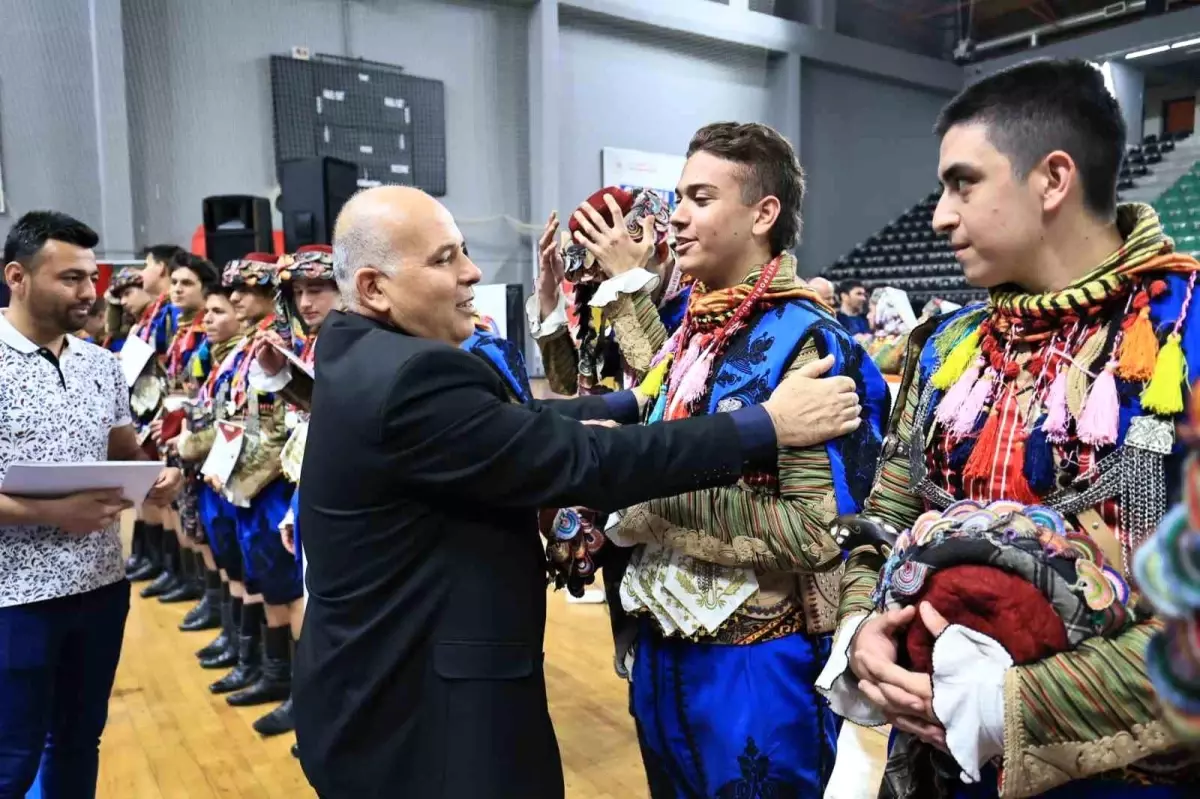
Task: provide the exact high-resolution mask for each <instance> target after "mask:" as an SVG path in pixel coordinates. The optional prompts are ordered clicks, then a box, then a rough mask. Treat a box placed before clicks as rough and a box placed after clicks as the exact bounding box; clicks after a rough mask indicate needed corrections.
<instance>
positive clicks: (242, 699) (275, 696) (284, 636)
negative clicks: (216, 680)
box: [225, 624, 292, 707]
mask: <svg viewBox="0 0 1200 799" xmlns="http://www.w3.org/2000/svg"><path fill="white" fill-rule="evenodd" d="M262 641H263V659H262V671H261V672H260V673H259V676H258V679H257V680H256V681H255V682H254V684H253V685H249V686H246V688H245V690H242V691H238V692H237V693H236V694H233V695H231V696H228V697H226V698H225V701H226V702H228V703H229V704H230V705H233V706H234V707H249V706H250V705H265V704H267V703H268V702H282V701H283V700H285V699H287V698H288V697H289V696H291V693H292V628H291V627H289V626H287V625H284V626H283V627H268V626H266V625H265V624H264V625H263V628H262Z"/></svg>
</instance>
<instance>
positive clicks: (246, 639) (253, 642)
mask: <svg viewBox="0 0 1200 799" xmlns="http://www.w3.org/2000/svg"><path fill="white" fill-rule="evenodd" d="M261 663H262V653H261V651H260V650H259V647H258V636H257V635H239V636H238V654H237V665H236V666H234V667H233V671H231V672H229V673H228V674H226V675H225V676H224V677H222V678H221V679H219V680H217V681H216V682H215V683H213V684H212V685H210V686H208V690H210V691H212V692H213V693H214V694H227V693H229V692H230V691H241V690H242V689H244V688H249V687H250V686H251V685H254V684H255V683H256V682H258V678H259V677H261V676H262V670H261V669H260V668H259V665H260V664H261ZM200 665H202V666H203V665H204V664H203V663H201V664H200Z"/></svg>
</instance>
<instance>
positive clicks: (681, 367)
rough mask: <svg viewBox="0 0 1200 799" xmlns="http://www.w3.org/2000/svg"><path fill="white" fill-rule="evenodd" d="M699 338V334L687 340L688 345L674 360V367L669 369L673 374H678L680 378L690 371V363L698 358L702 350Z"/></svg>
mask: <svg viewBox="0 0 1200 799" xmlns="http://www.w3.org/2000/svg"><path fill="white" fill-rule="evenodd" d="M701 338H702V337H701V336H695V337H693V338H692V340H691V341H690V342H688V347H687V349H686V350H684V351H683V355H682V357H680V358H679V360H677V361H676V362H675V367H674V368H673V369H671V371H672V372H673V373H674V374H677V375H679V377H680V379H681V380H682V379H683V377H684V376H685V375H686V374H687V373H688V372H689V371H691V369H692V364H694V363H695V362H696V361H697V360H698V359H699V358H700V353H701V352H703V351H704V350H703V345H702V344H701V341H700V340H701Z"/></svg>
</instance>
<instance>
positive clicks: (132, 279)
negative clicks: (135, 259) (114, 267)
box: [106, 266, 142, 303]
mask: <svg viewBox="0 0 1200 799" xmlns="http://www.w3.org/2000/svg"><path fill="white" fill-rule="evenodd" d="M141 285H142V272H141V270H140V269H138V268H136V267H133V266H123V267H121V269H120V270H119V271H118V272H117V274H115V275H113V278H112V280H110V281H109V283H108V291H107V292H106V297H107V299H108V301H109V302H112V303H116V302H118V301H119V298H120V296H121V292H123V291H125V289H127V288H130V287H131V286H138V287H139V288H140V287H141Z"/></svg>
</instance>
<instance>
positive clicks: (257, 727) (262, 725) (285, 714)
mask: <svg viewBox="0 0 1200 799" xmlns="http://www.w3.org/2000/svg"><path fill="white" fill-rule="evenodd" d="M294 729H296V722H294V721H292V697H291V696H288V698H287V699H285V700H283V704H282V705H280V706H279V707H277V708H275V709H274V710H272V711H271V712H270V713H268V714H267V715H265V716H263V717H262V718H260V719H259V720H258V721H256V722H254V731H255V732H257V733H258V734H259V735H261V736H263V737H264V738H270V737H271V736H273V735H283V734H284V733H285V732H291V731H292V730H294Z"/></svg>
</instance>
